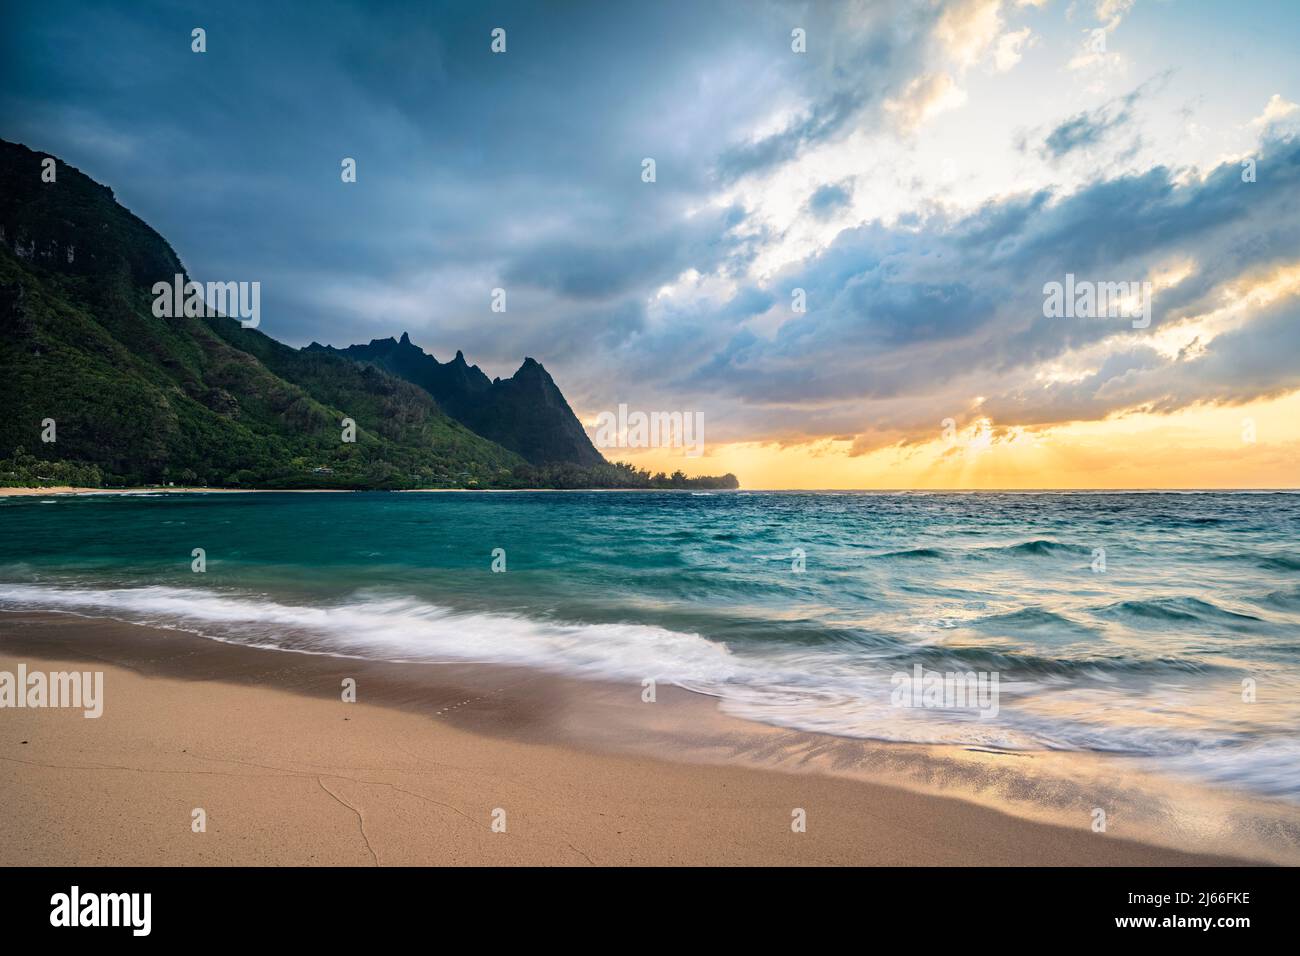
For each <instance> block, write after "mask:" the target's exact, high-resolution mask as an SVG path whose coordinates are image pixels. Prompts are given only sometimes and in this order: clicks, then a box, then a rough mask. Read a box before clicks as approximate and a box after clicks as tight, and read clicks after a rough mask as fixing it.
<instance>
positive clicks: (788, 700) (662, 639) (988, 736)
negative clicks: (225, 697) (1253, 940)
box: [0, 584, 1300, 798]
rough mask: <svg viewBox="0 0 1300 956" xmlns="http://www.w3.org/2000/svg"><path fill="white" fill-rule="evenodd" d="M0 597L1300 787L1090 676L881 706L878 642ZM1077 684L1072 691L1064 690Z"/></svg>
mask: <svg viewBox="0 0 1300 956" xmlns="http://www.w3.org/2000/svg"><path fill="white" fill-rule="evenodd" d="M0 607H5V608H11V609H13V608H26V609H44V610H58V611H64V612H70V613H76V614H85V615H93V616H103V617H109V618H112V619H116V620H124V621H130V622H134V623H140V624H151V625H155V626H161V627H167V628H172V629H176V630H183V631H187V632H191V633H195V634H199V635H202V636H204V637H208V638H212V639H215V640H220V641H225V642H229V643H237V644H244V645H249V646H256V647H267V648H275V649H278V650H285V651H296V652H301V653H310V654H328V655H334V656H341V657H357V658H365V659H376V660H390V661H418V662H483V663H497V664H513V665H519V666H528V667H535V668H539V669H544V670H549V671H552V672H558V673H563V674H567V675H570V676H575V677H583V678H591V679H603V680H611V681H633V682H637V683H639V682H640V681H642V680H644V679H645V678H653V679H655V680H657V681H660V682H662V683H671V684H678V685H680V686H682V687H685V688H687V689H689V690H693V691H697V692H701V693H706V694H711V695H713V696H716V697H718V698H719V703H720V706H721V707H722V708H723V709H724V710H726V711H727V712H729V713H732V714H735V715H737V716H743V717H746V718H749V719H754V720H760V721H763V722H766V723H771V724H776V725H780V726H784V727H790V728H793V729H798V730H806V731H814V732H822V733H831V734H837V735H841V736H849V737H861V738H870V739H877V740H892V741H908V742H925V743H939V744H959V745H966V746H987V747H998V748H1002V749H1035V748H1050V749H1065V750H1088V751H1101V752H1107V751H1109V752H1119V753H1125V754H1128V755H1131V756H1143V757H1148V758H1153V759H1155V760H1157V762H1158V763H1159V764H1161V765H1163V766H1166V767H1168V768H1170V769H1175V770H1178V771H1181V772H1184V773H1192V774H1193V775H1195V776H1198V777H1201V778H1207V779H1211V780H1215V781H1217V782H1220V783H1237V784H1239V785H1244V786H1247V787H1249V788H1251V789H1254V790H1257V791H1261V792H1264V793H1270V794H1274V795H1278V796H1287V797H1291V798H1296V797H1297V796H1300V764H1297V763H1296V761H1295V760H1294V757H1295V750H1294V745H1293V744H1288V746H1279V745H1278V744H1276V743H1274V744H1272V745H1266V742H1260V744H1259V745H1256V744H1255V743H1254V742H1251V741H1242V740H1241V739H1240V738H1236V739H1233V738H1232V737H1231V736H1228V735H1225V736H1224V737H1222V738H1220V739H1213V738H1208V737H1204V736H1203V737H1200V738H1199V739H1197V740H1195V741H1193V740H1189V739H1187V738H1184V737H1181V736H1180V735H1170V734H1169V733H1167V732H1164V731H1162V730H1161V729H1160V728H1159V727H1153V726H1144V725H1141V724H1138V725H1123V724H1120V725H1116V724H1114V723H1107V724H1102V723H1094V722H1091V721H1089V720H1087V719H1086V714H1087V713H1088V712H1089V711H1090V710H1093V711H1096V712H1098V713H1100V712H1102V711H1104V710H1105V709H1106V708H1107V706H1108V705H1110V706H1113V705H1115V703H1116V700H1117V699H1118V698H1116V699H1112V697H1113V696H1114V694H1116V693H1118V694H1120V695H1121V696H1122V693H1123V692H1122V690H1120V691H1114V690H1108V689H1107V688H1104V687H1098V686H1094V687H1092V688H1091V689H1090V690H1088V691H1087V692H1086V693H1087V694H1088V695H1096V696H1095V698H1090V697H1085V698H1083V700H1084V705H1082V706H1080V708H1079V710H1078V713H1080V714H1083V715H1084V716H1083V717H1082V718H1077V715H1076V718H1071V717H1062V716H1061V715H1060V714H1058V715H1056V716H1055V717H1048V716H1046V715H1044V714H1041V713H1034V710H1033V708H1032V707H1029V708H1026V709H1020V708H1017V706H1016V703H1017V700H1018V699H1021V698H1022V699H1024V700H1025V701H1029V700H1030V699H1031V698H1033V697H1035V696H1036V695H1038V694H1040V693H1042V692H1043V691H1044V687H1043V686H1042V685H1040V684H1039V683H1035V682H1024V681H1021V682H1019V683H1017V682H1013V681H1010V680H1006V679H1005V678H1004V682H1003V706H1002V708H1001V713H1000V715H999V717H998V719H997V720H994V721H985V720H978V719H974V717H973V715H972V714H970V713H962V712H956V713H955V712H953V711H948V710H924V709H907V708H899V707H895V706H891V701H890V691H891V685H890V672H891V670H894V669H895V665H891V664H889V663H888V662H887V661H885V660H882V659H880V658H879V657H878V656H872V655H873V653H874V654H878V652H867V651H854V650H846V649H842V648H825V647H820V648H815V649H814V648H808V647H791V646H788V645H781V646H771V647H747V648H744V649H743V650H737V649H733V648H730V647H728V646H726V645H724V644H722V643H719V642H717V641H712V640H709V639H708V638H706V637H704V636H702V635H700V634H695V633H686V632H682V631H674V630H670V629H668V628H663V627H658V626H654V625H645V624H631V623H604V624H579V623H570V622H562V621H553V620H546V619H533V618H527V617H523V616H520V615H513V614H503V613H484V612H458V611H453V610H451V609H449V608H446V607H441V606H437V605H433V604H429V603H426V602H423V601H420V600H416V599H413V598H408V597H393V596H391V595H385V594H380V593H374V592H371V593H359V594H354V595H351V596H350V597H349V598H348V599H347V601H346V603H340V604H337V605H335V606H330V607H319V606H306V605H297V604H286V603H282V602H279V601H274V600H270V599H268V598H261V597H253V596H249V595H247V594H236V593H223V592H219V591H212V590H203V589H193V588H174V587H164V586H152V587H139V588H112V589H95V588H84V587H82V588H78V587H51V586H42V585H32V584H0ZM1077 693H1080V694H1083V693H1085V692H1083V691H1077Z"/></svg>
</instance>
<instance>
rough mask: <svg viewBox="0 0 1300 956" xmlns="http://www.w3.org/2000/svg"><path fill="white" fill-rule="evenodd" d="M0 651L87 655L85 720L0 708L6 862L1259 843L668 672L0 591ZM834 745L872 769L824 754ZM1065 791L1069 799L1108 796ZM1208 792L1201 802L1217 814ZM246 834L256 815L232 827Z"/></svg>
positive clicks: (1020, 850) (1141, 854)
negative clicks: (649, 673)
mask: <svg viewBox="0 0 1300 956" xmlns="http://www.w3.org/2000/svg"><path fill="white" fill-rule="evenodd" d="M18 662H26V663H27V664H28V666H29V667H40V668H42V669H45V670H51V671H52V670H59V669H71V670H84V669H85V668H86V667H91V668H93V669H95V670H102V671H103V672H104V674H105V701H104V714H103V716H102V717H101V718H99V719H98V720H95V721H86V720H84V719H82V718H81V716H80V714H75V715H74V714H70V713H69V712H66V711H56V710H48V709H47V710H40V709H24V710H12V711H5V712H3V713H0V720H5V721H7V724H6V728H7V731H8V732H7V733H6V734H5V735H4V736H3V739H2V740H0V802H3V804H4V805H5V806H6V807H9V808H13V812H11V813H6V814H5V815H4V819H3V820H0V847H10V848H14V847H24V848H25V849H24V850H23V851H22V853H23V862H27V863H43V864H57V863H65V864H72V863H86V862H109V863H127V864H198V863H208V864H214V863H216V864H226V863H230V864H268V865H270V864H294V863H308V864H310V863H316V864H322V863H329V864H333V863H380V864H388V863H394V864H396V863H410V864H440V863H502V864H572V863H578V864H582V863H584V862H592V863H597V864H617V863H637V864H683V863H684V864H718V863H721V864H758V865H765V864H893V865H916V864H929V865H961V864H991V865H1063V864H1072V865H1180V864H1209V865H1215V864H1228V863H1239V862H1246V861H1248V860H1249V859H1256V860H1261V859H1267V858H1269V857H1268V856H1266V855H1263V854H1261V855H1256V854H1255V853H1254V852H1253V851H1252V850H1251V849H1250V848H1248V847H1246V846H1244V845H1240V844H1235V843H1234V842H1233V840H1231V839H1226V836H1227V835H1226V834H1222V833H1220V834H1216V839H1213V840H1207V841H1204V842H1202V843H1201V845H1200V846H1199V847H1196V846H1191V845H1189V844H1188V842H1187V840H1186V836H1185V833H1184V834H1177V833H1175V834H1174V836H1175V837H1177V838H1178V839H1177V840H1175V841H1171V842H1172V843H1173V845H1170V844H1169V843H1167V844H1166V845H1164V846H1161V845H1158V844H1156V843H1152V842H1144V839H1143V835H1142V834H1141V831H1140V830H1139V829H1135V827H1134V822H1135V821H1134V818H1133V817H1132V815H1131V814H1128V813H1126V812H1124V811H1121V812H1118V813H1116V814H1115V815H1114V818H1113V825H1112V826H1111V828H1110V831H1109V832H1108V833H1105V834H1098V833H1094V832H1092V830H1091V828H1090V826H1089V822H1090V819H1091V817H1090V816H1089V814H1088V813H1087V812H1086V809H1083V810H1080V811H1079V813H1078V814H1077V822H1065V823H1063V822H1062V820H1064V821H1075V820H1076V816H1075V815H1074V813H1073V812H1072V811H1071V812H1070V813H1069V814H1067V815H1066V816H1064V817H1063V818H1061V819H1059V820H1057V821H1056V822H1049V821H1048V820H1047V819H1046V818H1044V819H1032V818H1027V817H1025V816H1023V815H1010V814H1008V813H1006V812H1004V811H1003V808H1002V798H1003V797H1004V796H1005V795H1006V794H1007V793H1009V792H1010V791H1012V790H1021V791H1023V790H1025V789H1026V787H1027V785H1028V784H1029V783H1030V782H1031V781H1032V780H1033V779H1034V777H1035V775H1036V773H1037V771H1038V768H1036V766H1035V763H1036V758H1035V757H1033V756H1024V755H1016V756H1012V755H991V754H984V755H980V754H971V755H966V756H967V757H968V758H969V760H970V761H971V762H970V763H969V764H968V765H966V766H965V768H964V769H963V767H962V766H959V765H958V764H954V763H951V762H948V761H946V760H944V759H941V758H938V757H936V756H931V755H927V752H926V751H925V749H924V748H899V747H887V746H874V745H866V744H864V743H863V742H861V741H851V740H844V739H839V738H828V737H825V736H822V735H817V734H805V733H798V732H791V731H785V730H781V729H779V728H773V727H766V726H757V725H751V724H750V723H749V722H747V721H740V720H736V719H732V718H728V717H726V716H725V715H720V714H718V713H717V711H716V709H715V707H714V705H713V702H712V701H710V700H708V699H705V698H699V697H697V696H696V695H692V694H689V693H686V692H685V691H681V690H678V689H676V688H672V687H661V688H660V699H659V702H658V703H657V704H656V705H655V706H654V707H653V708H650V707H648V706H647V705H646V704H644V703H643V702H642V701H641V700H640V687H639V686H631V685H621V684H609V683H598V682H587V681H574V680H569V679H565V678H559V677H555V676H554V675H549V674H542V673H539V672H535V671H531V670H528V669H524V668H519V667H513V666H504V665H493V666H470V665H449V666H436V665H412V664H402V663H389V662H382V661H358V660H349V659H340V658H334V657H328V656H322V655H310V654H295V653H289V652H285V651H278V650H266V649H258V648H250V647H240V646H235V645H229V644H223V643H220V642H217V641H210V640H205V639H203V638H199V637H196V636H193V635H189V634H184V633H179V632H175V631H164V630H159V629H157V628H149V627H144V626H139V625H129V624H123V623H120V622H117V621H110V620H105V619H102V618H83V617H76V616H72V615H66V614H49V613H40V612H6V613H2V614H0V669H5V668H8V669H11V670H12V669H14V668H15V667H16V665H17V663H18ZM346 678H352V679H353V680H355V681H356V688H357V702H356V703H345V702H344V701H342V699H341V696H340V691H339V688H340V686H341V684H342V681H343V680H344V679H346ZM852 755H858V756H857V757H856V758H855V759H857V760H858V761H859V762H861V763H862V764H863V765H864V766H865V767H868V768H869V769H870V772H871V773H872V774H874V775H875V779H865V778H856V777H854V776H852V775H846V774H845V773H844V772H843V771H844V767H845V765H846V763H847V762H848V761H846V757H847V756H852ZM89 770H94V771H95V772H93V773H89V772H87V771H89ZM972 774H974V776H970V775H972ZM963 775H966V776H968V777H970V780H972V781H975V784H976V785H975V786H974V787H971V788H970V797H971V799H954V798H955V797H961V794H962V789H963V788H962V787H959V786H948V784H952V783H953V781H956V780H958V778H961V777H962V776H963ZM920 779H925V780H928V781H935V780H940V781H944V780H946V781H947V784H945V787H946V789H945V790H944V791H943V792H942V793H925V792H919V791H918V790H915V789H900V788H899V786H898V784H900V783H904V784H905V783H907V782H908V781H909V780H913V781H915V780H920ZM1135 779H1136V778H1134V779H1133V780H1127V781H1126V784H1125V786H1126V788H1127V787H1128V786H1129V785H1131V784H1134V783H1135ZM968 782H969V781H968ZM1112 785H1113V781H1110V782H1108V783H1107V784H1106V787H1107V788H1108V789H1110V788H1112ZM1059 786H1060V782H1059V781H1050V788H1051V789H1053V790H1057V789H1059ZM1079 789H1080V793H1079V795H1078V796H1079V800H1080V801H1082V802H1081V804H1080V806H1083V805H1084V804H1091V803H1092V802H1095V801H1096V800H1098V799H1099V798H1100V799H1103V800H1107V801H1109V800H1115V801H1121V800H1123V799H1125V798H1124V796H1123V795H1121V794H1116V793H1114V792H1113V790H1112V791H1111V792H1103V791H1100V790H1096V789H1092V788H1091V786H1089V785H1080V786H1079ZM1169 795H1170V794H1169V793H1166V794H1164V795H1163V796H1169ZM1108 805H1114V806H1119V805H1120V803H1112V804H1108ZM87 807H92V808H93V812H90V813H88V812H87ZM178 807H179V808H181V809H180V810H178V809H177V808H178ZM192 807H204V808H206V810H207V812H208V813H209V815H210V819H212V820H213V821H214V823H216V822H219V823H220V826H219V827H218V826H215V825H214V826H212V827H211V828H210V830H209V832H208V833H207V834H205V835H204V836H202V837H192V835H191V833H190V831H189V829H188V823H189V816H188V813H189V808H192ZM348 808H350V809H348ZM796 808H797V809H802V810H804V811H805V812H806V814H807V818H808V820H809V825H808V828H807V831H806V832H804V833H794V832H792V830H791V828H790V820H791V814H792V812H793V810H794V809H796ZM496 809H505V810H506V813H507V814H508V817H509V820H510V821H511V822H510V826H509V829H508V832H509V833H510V834H511V836H510V837H507V836H505V835H504V834H498V833H493V832H492V831H491V828H490V827H491V823H492V813H493V812H494V811H495V810H496ZM1219 809H1221V808H1217V809H1216V810H1215V813H1214V814H1212V815H1213V816H1215V817H1216V818H1218V819H1222V817H1220V816H1217V814H1218V813H1219ZM182 810H183V811H184V813H182V814H181V817H178V818H177V819H172V817H175V816H176V815H177V814H178V813H181V811H182ZM1058 816H1059V814H1058ZM38 817H39V819H40V820H41V821H42V822H43V825H42V826H37V825H36V820H37V818H38ZM358 817H360V818H361V819H362V820H363V821H364V827H362V828H361V829H360V830H359V829H358V826H357V820H358ZM88 820H89V821H91V823H89V824H88V823H86V821H88ZM259 833H260V834H265V837H259V838H253V835H254V834H259ZM20 834H22V835H23V836H22V837H21V838H20V836H19V835H20ZM32 834H36V835H35V836H33V835H32ZM68 834H70V835H73V836H69V837H65V836H64V835H68ZM1175 845H1176V846H1179V847H1181V849H1175V848H1174V846H1175ZM1188 851H1190V852H1188ZM4 855H5V851H3V850H0V857H4ZM1272 856H1273V858H1274V861H1275V862H1276V861H1277V859H1276V857H1277V854H1276V853H1275V854H1273V855H1272ZM12 862H18V861H17V859H16V858H5V859H0V863H12Z"/></svg>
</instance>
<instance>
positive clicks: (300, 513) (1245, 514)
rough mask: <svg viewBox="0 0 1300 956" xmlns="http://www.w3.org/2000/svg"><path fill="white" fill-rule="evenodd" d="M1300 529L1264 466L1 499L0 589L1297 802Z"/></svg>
mask: <svg viewBox="0 0 1300 956" xmlns="http://www.w3.org/2000/svg"><path fill="white" fill-rule="evenodd" d="M1298 542H1300V495H1295V494H1270V493H1243V494H1219V493H1194V494H1163V493H1161V494H1154V493H1153V494H1089V493H1076V494H1046V493H1043V494H924V493H911V494H874V493H776V492H773V493H746V492H739V493H726V492H720V493H716V494H701V493H696V494H683V493H667V492H665V493H625V494H617V493H565V494H548V493H536V494H533V493H524V494H510V495H505V494H495V495H494V494H474V493H467V494H385V493H373V494H371V493H363V494H240V495H221V494H186V495H153V496H138V497H137V496H104V495H98V496H83V497H58V498H53V497H51V498H41V497H31V498H4V499H0V608H48V609H56V610H64V611H71V612H76V613H81V614H88V615H107V616H111V617H115V618H120V619H123V620H131V621H142V622H149V623H154V624H161V625H165V626H168V627H173V628H177V629H182V630H186V631H191V632H194V633H199V634H202V635H205V636H208V637H211V638H214V639H219V640H226V641H234V642H240V643H249V644H256V645H262V646H271V647H279V648H284V649H290V650H301V651H312V652H320V653H331V654H342V655H351V656H361V657H374V658H382V659H390V660H426V661H453V660H454V661H459V660H472V661H495V662H508V663H515V664H526V665H531V666H536V667H542V668H546V669H550V670H554V671H557V672H562V673H566V674H570V675H575V676H579V677H593V678H601V679H609V680H615V681H627V682H629V683H634V684H635V685H636V692H637V693H639V692H640V683H641V681H643V680H645V679H654V680H656V681H660V682H667V683H676V684H680V685H682V686H685V687H688V688H690V689H693V690H697V691H701V692H704V693H708V694H712V695H715V696H716V697H717V698H718V700H719V705H720V706H721V707H723V708H724V709H725V710H727V711H729V712H731V713H735V714H738V715H742V716H745V717H749V718H752V719H756V720H761V721H766V722H769V723H773V724H778V725H782V726H788V727H795V728H799V729H805V730H816V731H824V732H830V733H835V734H841V735H846V736H855V737H863V738H874V739H882V740H907V741H925V742H937V743H949V744H962V745H969V746H981V747H1000V748H1010V749H1041V748H1049V749H1058V750H1077V751H1096V752H1105V753H1112V754H1116V755H1122V756H1124V757H1126V758H1132V759H1137V760H1141V761H1144V762H1147V763H1150V764H1153V765H1155V766H1157V767H1160V768H1164V769H1166V770H1169V771H1172V772H1176V773H1181V774H1191V775H1195V776H1197V777H1200V778H1202V779H1205V780H1209V781H1213V782H1218V783H1221V784H1228V785H1231V786H1233V787H1237V788H1242V789H1247V790H1251V791H1254V792H1257V793H1265V794H1270V795H1276V796H1284V797H1288V798H1291V799H1297V798H1300V630H1298V626H1300V547H1298ZM195 548H202V549H204V551H205V552H206V571H205V572H203V573H196V572H194V571H193V570H192V569H191V564H192V561H193V560H194V559H193V558H192V552H193V549H195ZM497 548H500V549H504V552H505V564H506V571H505V573H494V572H493V571H492V569H491V568H492V563H493V551H494V549H497ZM1099 549H1104V570H1103V569H1102V567H1101V555H1100V551H1099ZM799 551H802V554H803V568H804V569H803V570H802V571H797V570H795V568H796V565H797V564H798V559H797V554H798V553H799ZM918 665H920V666H921V667H922V668H923V669H924V671H923V672H933V671H937V672H941V673H962V674H965V673H974V674H980V675H986V676H987V675H996V677H997V693H998V697H997V704H998V706H997V708H996V713H990V709H989V708H988V707H983V708H979V709H977V708H973V707H970V706H960V702H957V704H956V705H953V702H952V701H947V700H938V701H934V703H936V704H937V706H913V707H904V706H899V705H898V704H899V701H898V697H897V693H896V691H897V689H898V687H899V683H898V680H897V678H896V675H899V674H915V673H916V671H915V668H916V667H917V666H918ZM1244 680H1247V681H1253V682H1254V700H1253V701H1250V700H1244V699H1243V681H1244ZM1246 696H1250V695H1246Z"/></svg>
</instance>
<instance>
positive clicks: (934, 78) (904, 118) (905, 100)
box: [885, 73, 966, 132]
mask: <svg viewBox="0 0 1300 956" xmlns="http://www.w3.org/2000/svg"><path fill="white" fill-rule="evenodd" d="M965 102H966V92H965V91H964V90H962V89H960V88H958V86H957V82H956V80H954V79H953V78H952V77H951V76H950V75H949V74H947V73H930V74H927V75H925V76H918V77H917V78H916V79H915V80H913V81H912V82H911V83H909V84H908V85H907V88H906V89H905V90H903V93H902V95H901V96H899V97H897V98H895V99H890V100H886V101H885V110H886V112H888V113H891V114H893V116H894V119H895V121H896V122H897V123H898V125H899V128H900V129H902V130H903V131H904V132H911V131H913V130H915V129H917V128H918V127H919V126H921V125H922V124H923V123H925V122H926V121H927V120H929V119H930V118H931V117H934V116H937V115H938V114H940V113H944V112H947V111H948V110H953V109H957V108H959V107H961V106H962V105H963V104H964V103H965Z"/></svg>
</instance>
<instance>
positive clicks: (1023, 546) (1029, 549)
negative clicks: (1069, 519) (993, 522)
mask: <svg viewBox="0 0 1300 956" xmlns="http://www.w3.org/2000/svg"><path fill="white" fill-rule="evenodd" d="M984 550H985V551H1005V552H1006V553H1008V554H1030V555H1039V556H1045V555H1053V554H1092V549H1091V548H1085V547H1084V546H1083V545H1081V544H1062V543H1061V542H1060V541H1048V540H1047V539H1046V538H1039V539H1037V540H1034V541H1024V542H1022V543H1020V544H1012V545H1004V546H1002V547H997V548H985V549H984Z"/></svg>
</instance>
